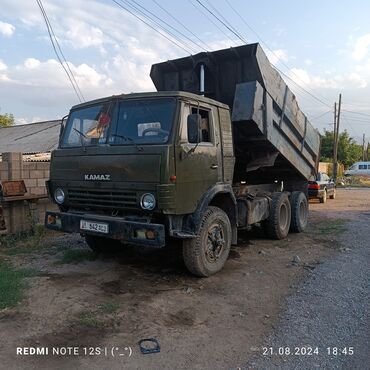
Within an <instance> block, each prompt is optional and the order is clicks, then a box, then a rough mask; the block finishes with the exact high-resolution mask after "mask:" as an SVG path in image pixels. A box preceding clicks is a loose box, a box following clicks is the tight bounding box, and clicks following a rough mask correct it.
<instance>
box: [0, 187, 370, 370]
mask: <svg viewBox="0 0 370 370" xmlns="http://www.w3.org/2000/svg"><path fill="white" fill-rule="evenodd" d="M310 210H311V212H310V225H309V228H308V230H307V232H305V233H303V234H290V235H289V237H288V239H286V240H282V241H271V240H267V239H265V238H264V235H263V233H262V232H261V230H259V229H258V228H256V229H255V230H253V231H251V232H243V233H241V234H240V241H239V244H238V246H237V247H234V248H232V251H231V254H230V258H229V260H228V262H227V264H226V266H225V268H224V269H223V270H222V271H221V272H220V273H218V274H217V275H215V276H212V277H210V278H207V279H199V278H195V277H192V276H191V275H189V273H188V272H187V271H186V269H185V267H184V265H183V263H182V261H181V258H180V250H179V248H178V247H179V246H172V247H171V248H168V249H167V248H166V249H163V250H142V249H140V248H128V249H127V250H124V251H122V252H121V253H119V254H118V255H114V256H105V257H102V256H99V257H98V258H97V259H96V258H94V256H93V255H91V254H89V252H88V247H87V246H86V245H85V243H84V241H83V239H82V238H80V237H79V236H73V235H64V234H63V235H62V234H47V236H46V237H45V238H44V239H43V240H42V244H43V245H42V248H41V249H40V248H38V249H37V250H36V251H33V252H32V251H27V252H22V253H18V254H17V253H15V254H14V255H9V254H5V253H4V251H2V250H0V253H2V255H3V257H4V256H5V258H6V259H7V260H9V261H10V262H11V263H13V264H14V265H16V266H32V267H34V268H35V269H37V271H38V273H37V274H36V276H35V277H32V278H29V279H28V282H29V287H28V289H27V290H26V292H25V298H24V300H23V301H22V303H21V304H20V305H19V306H18V307H16V308H12V309H6V310H3V311H0V368H4V369H23V368H24V369H26V368H27V369H51V368H57V369H72V368H79V369H123V368H124V369H231V368H237V367H238V366H240V364H243V363H246V361H247V360H248V358H249V357H251V356H253V354H255V352H256V351H257V350H258V348H259V346H260V345H261V343H263V339H264V338H265V337H266V336H267V335H268V334H269V333H270V332H271V331H272V330H273V329H274V328H275V327H276V325H277V324H278V317H279V313H280V311H281V309H282V306H283V305H284V302H285V299H286V297H287V296H288V295H290V294H291V293H293V292H294V291H295V289H296V287H297V285H298V284H299V282H300V281H302V279H305V277H307V276H308V275H309V274H310V273H311V271H313V270H314V269H315V267H316V266H317V265H318V264H320V263H321V262H322V261H324V260H325V259H326V258H329V257H330V256H331V255H333V254H337V253H341V251H342V250H344V249H345V248H346V246H343V245H340V244H339V243H338V242H337V241H336V236H337V235H338V233H340V232H341V231H343V229H344V228H345V222H346V220H347V219H350V218H353V217H355V214H356V212H364V211H365V210H370V189H353V190H351V189H340V190H338V192H337V199H335V200H328V202H327V203H326V204H320V203H318V202H311V204H310ZM71 249H72V250H74V251H76V253H77V254H78V253H79V252H81V255H85V256H86V257H87V258H86V259H85V260H82V261H79V262H78V261H77V260H72V261H69V263H66V260H63V256H65V254H66V251H68V250H71ZM81 259H83V258H81ZM148 337H149V338H150V337H155V338H157V339H158V341H159V342H160V346H161V351H160V353H154V354H145V355H143V354H141V353H140V350H139V346H138V341H139V340H140V339H143V338H148ZM74 346H76V347H78V349H77V350H78V352H79V355H65V356H62V355H59V356H56V355H52V354H50V352H49V355H48V356H42V355H38V356H36V355H35V356H27V355H23V356H20V355H18V356H17V355H16V351H17V347H48V348H49V351H51V349H52V348H53V347H57V348H60V347H74ZM85 347H87V348H88V349H87V350H86V351H87V352H88V354H87V355H85V352H84V351H85V349H84V348H85ZM90 347H91V349H90ZM99 350H100V351H101V353H99Z"/></svg>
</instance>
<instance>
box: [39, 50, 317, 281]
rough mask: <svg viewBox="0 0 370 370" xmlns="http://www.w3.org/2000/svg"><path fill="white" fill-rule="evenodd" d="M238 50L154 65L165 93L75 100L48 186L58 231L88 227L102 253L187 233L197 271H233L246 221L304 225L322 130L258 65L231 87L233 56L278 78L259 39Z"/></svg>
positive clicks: (276, 230) (50, 216)
mask: <svg viewBox="0 0 370 370" xmlns="http://www.w3.org/2000/svg"><path fill="white" fill-rule="evenodd" d="M236 49H239V50H237V52H235V51H230V50H221V51H218V52H213V53H200V54H198V55H196V56H192V57H191V59H189V58H190V57H189V58H181V59H178V60H174V61H169V62H164V63H161V64H157V65H154V66H153V67H152V72H151V77H152V79H153V81H154V83H155V85H156V87H157V90H158V91H157V92H151V93H138V94H127V95H119V96H111V97H107V98H103V99H98V100H94V101H90V102H87V103H83V104H79V105H77V106H74V107H73V108H72V109H71V111H70V113H69V115H68V118H67V120H66V122H65V123H63V125H62V128H61V135H60V142H59V147H58V149H57V150H55V151H54V152H53V153H52V159H51V169H50V180H49V181H48V183H47V187H48V192H49V195H50V197H51V199H52V200H53V201H54V202H55V203H56V204H58V206H59V209H60V211H59V212H47V213H46V216H45V225H46V227H47V228H49V229H53V230H59V231H64V232H76V233H80V234H82V235H84V236H85V239H86V242H87V243H88V245H89V246H90V247H91V248H92V249H93V250H95V251H104V249H106V248H108V247H109V246H110V245H119V246H122V247H124V244H126V243H128V244H135V245H139V246H151V247H158V248H160V247H164V246H165V245H166V244H167V243H168V240H169V238H176V239H178V240H179V241H182V243H183V257H184V261H185V264H186V266H187V268H188V269H189V271H191V272H192V273H193V274H195V275H197V276H209V275H212V274H214V273H216V272H218V271H219V270H220V269H222V267H223V265H224V264H225V262H226V260H227V257H228V254H229V251H230V247H231V245H232V244H236V243H237V231H238V229H240V228H244V229H245V228H248V227H249V226H251V225H253V224H256V223H260V224H261V225H262V226H263V227H264V228H265V230H266V232H267V234H268V235H269V236H270V237H273V238H278V239H280V238H284V237H286V235H287V234H288V232H289V230H290V231H295V232H300V231H303V230H304V228H305V227H306V224H307V215H308V203H307V179H308V178H309V177H310V176H312V175H314V173H315V170H316V166H317V160H318V152H319V145H320V144H319V137H318V134H316V131H314V130H313V129H312V126H311V125H310V124H309V122H308V121H307V118H305V116H304V115H303V114H302V113H301V112H300V110H299V108H298V106H296V103H295V101H294V99H295V98H294V99H293V100H292V96H291V93H290V90H289V89H288V88H287V87H286V85H285V84H284V86H285V87H284V86H283V88H284V89H285V90H283V93H282V94H281V95H282V98H281V99H280V100H279V99H277V98H276V93H275V94H274V91H272V90H273V89H272V90H271V89H269V88H268V85H267V84H266V83H265V81H264V80H263V79H262V78H260V77H259V76H256V75H257V74H258V73H256V71H254V73H250V74H251V76H249V77H247V78H241V81H239V83H236V82H235V79H234V81H233V80H231V82H230V81H226V85H225V86H224V87H222V86H221V85H222V83H221V82H222V79H223V78H224V77H226V76H223V77H221V75H220V72H214V67H215V66H217V67H219V68H220V67H222V66H223V64H222V63H228V65H229V64H230V63H233V66H234V67H235V65H237V64H238V63H242V64H243V63H244V65H245V63H246V61H250V60H251V59H252V60H254V61H257V62H258V63H257V65H259V66H261V65H263V66H264V68H266V69H267V71H269V72H270V73H271V70H270V69H271V68H272V67H271V66H270V64H269V63H268V61H267V58H266V57H265V56H264V54H263V52H262V49H261V48H260V47H259V45H258V44H253V45H252V46H251V45H246V46H243V47H240V48H236ZM217 53H219V54H217ZM220 53H221V54H220ZM253 68H255V67H253ZM269 68H270V69H269ZM228 71H229V69H228ZM233 71H234V69H233ZM252 72H253V70H252ZM207 73H208V74H209V75H211V76H209V75H208V76H207ZM233 73H235V71H234V72H233ZM225 74H227V73H225ZM260 75H261V76H266V73H265V74H264V73H261V74H260ZM197 76H198V77H197ZM211 77H212V79H211ZM229 77H230V76H229ZM215 80H218V95H217V94H215V89H214V86H215V83H214V81H215ZM278 82H279V86H278V88H279V89H281V87H282V86H281V85H282V82H281V81H280V80H279V81H278ZM230 84H231V85H232V88H231V90H232V92H231V94H230V91H231V90H230ZM272 85H273V87H276V84H272ZM207 86H210V87H211V89H210V90H209V91H207ZM220 86H221V88H220ZM226 86H227V87H228V88H229V89H227V88H226ZM168 87H170V90H172V88H173V87H175V88H173V91H166V90H169V89H168ZM179 90H187V91H179ZM284 91H285V92H284ZM220 92H221V93H220ZM205 95H206V96H211V97H215V98H217V99H211V98H209V97H206V96H205ZM279 97H280V96H279ZM231 102H232V103H231ZM294 103H295V105H294ZM230 105H232V109H231V110H230ZM292 117H293V118H292Z"/></svg>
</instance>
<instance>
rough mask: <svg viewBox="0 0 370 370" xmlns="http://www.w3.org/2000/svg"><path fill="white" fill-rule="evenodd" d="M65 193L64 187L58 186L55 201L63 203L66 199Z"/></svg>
mask: <svg viewBox="0 0 370 370" xmlns="http://www.w3.org/2000/svg"><path fill="white" fill-rule="evenodd" d="M65 197H66V196H65V194H64V191H63V189H61V188H57V189H55V191H54V199H55V201H56V202H57V203H58V204H63V203H64V199H65Z"/></svg>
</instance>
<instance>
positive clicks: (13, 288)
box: [0, 260, 38, 310]
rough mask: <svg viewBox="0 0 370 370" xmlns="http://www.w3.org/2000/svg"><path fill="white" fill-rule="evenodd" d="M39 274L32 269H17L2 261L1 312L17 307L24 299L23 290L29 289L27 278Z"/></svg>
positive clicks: (0, 265)
mask: <svg viewBox="0 0 370 370" xmlns="http://www.w3.org/2000/svg"><path fill="white" fill-rule="evenodd" d="M37 274H38V271H37V270H35V269H32V268H21V269H19V268H18V269H16V268H14V267H12V266H11V265H9V264H8V263H6V262H5V261H1V260H0V310H2V309H4V308H7V307H14V306H16V305H17V304H18V303H19V302H20V301H21V299H22V298H23V290H24V289H25V288H26V287H27V284H26V282H25V281H24V279H25V278H27V277H32V276H35V275H37Z"/></svg>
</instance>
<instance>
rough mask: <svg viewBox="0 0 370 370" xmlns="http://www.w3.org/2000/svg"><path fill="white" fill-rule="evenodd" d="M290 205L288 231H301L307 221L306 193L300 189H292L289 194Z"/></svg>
mask: <svg viewBox="0 0 370 370" xmlns="http://www.w3.org/2000/svg"><path fill="white" fill-rule="evenodd" d="M290 206H291V208H292V220H291V221H290V231H292V232H294V233H301V232H302V231H304V230H305V229H306V227H307V221H308V202H307V197H306V195H305V194H304V193H302V192H301V191H293V193H292V195H291V196H290Z"/></svg>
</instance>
